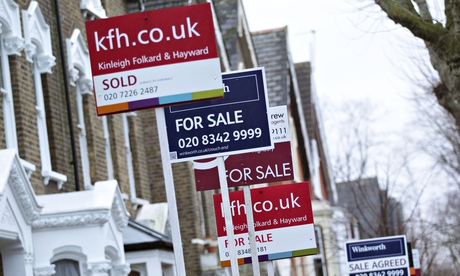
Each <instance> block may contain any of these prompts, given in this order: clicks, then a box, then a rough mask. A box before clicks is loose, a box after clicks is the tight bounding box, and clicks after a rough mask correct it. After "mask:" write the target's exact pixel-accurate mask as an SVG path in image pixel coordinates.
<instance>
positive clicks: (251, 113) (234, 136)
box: [164, 68, 273, 163]
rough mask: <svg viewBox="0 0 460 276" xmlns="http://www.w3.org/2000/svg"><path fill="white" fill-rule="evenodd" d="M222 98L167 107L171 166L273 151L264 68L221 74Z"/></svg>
mask: <svg viewBox="0 0 460 276" xmlns="http://www.w3.org/2000/svg"><path fill="white" fill-rule="evenodd" d="M222 82H223V88H224V98H221V99H215V100H207V101H202V102H195V103H190V104H182V105H175V106H169V107H166V108H165V112H164V113H165V121H166V128H167V134H168V144H169V153H170V161H171V162H173V163H174V162H182V161H189V160H196V159H204V158H209V157H216V156H224V155H233V154H240V153H246V152H252V151H261V150H268V149H271V148H273V144H272V140H271V138H270V129H269V120H268V96H267V93H266V89H265V87H266V85H265V71H264V69H263V68H256V69H249V70H243V71H237V72H232V73H226V74H222Z"/></svg>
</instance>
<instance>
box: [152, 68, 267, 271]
mask: <svg viewBox="0 0 460 276" xmlns="http://www.w3.org/2000/svg"><path fill="white" fill-rule="evenodd" d="M222 81H223V90H224V92H225V97H224V98H223V99H215V100H209V101H203V102H198V103H188V104H182V105H177V106H169V107H167V108H164V113H163V114H164V119H165V120H164V122H165V127H164V130H161V131H165V132H166V134H167V135H162V134H160V135H162V136H163V137H162V139H167V141H168V143H167V146H168V152H169V156H167V158H168V161H169V162H170V163H174V162H183V161H192V160H195V159H200V158H207V157H217V159H216V164H217V169H218V176H219V182H220V188H221V190H222V192H223V194H224V195H223V202H224V203H223V205H224V208H223V209H224V211H223V213H224V214H226V215H225V224H226V227H227V228H228V229H229V235H230V236H231V235H232V230H233V223H232V217H231V215H230V204H229V197H228V186H227V180H226V175H225V163H224V156H227V155H231V154H238V153H245V152H251V151H257V150H268V149H272V148H273V142H272V139H271V133H270V127H269V123H268V95H267V93H266V83H265V72H264V69H263V68H256V69H249V70H243V71H238V72H231V73H226V74H223V75H222ZM159 131H160V130H159ZM226 253H227V257H229V258H230V259H229V260H231V261H229V262H230V264H231V266H232V271H233V274H234V275H238V273H239V272H238V264H237V262H236V251H235V249H234V248H233V246H230V247H229V249H228V251H226ZM256 275H257V274H256Z"/></svg>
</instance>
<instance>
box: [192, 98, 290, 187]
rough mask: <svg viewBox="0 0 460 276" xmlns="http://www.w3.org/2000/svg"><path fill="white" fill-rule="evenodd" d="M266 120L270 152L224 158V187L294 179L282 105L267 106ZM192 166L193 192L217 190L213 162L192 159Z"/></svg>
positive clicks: (217, 173)
mask: <svg viewBox="0 0 460 276" xmlns="http://www.w3.org/2000/svg"><path fill="white" fill-rule="evenodd" d="M269 120H270V132H271V137H272V140H273V141H274V149H272V150H266V151H259V152H249V153H243V154H235V155H230V156H227V157H226V159H225V169H226V173H227V183H228V187H237V186H246V185H253V184H260V183H270V182H278V181H286V180H292V179H294V171H293V168H292V156H291V143H290V137H291V135H290V132H289V118H288V113H287V108H286V106H278V107H270V109H269ZM193 165H194V172H195V183H196V189H197V191H205V190H212V189H220V184H219V172H218V169H217V161H216V159H203V160H195V161H194V162H193Z"/></svg>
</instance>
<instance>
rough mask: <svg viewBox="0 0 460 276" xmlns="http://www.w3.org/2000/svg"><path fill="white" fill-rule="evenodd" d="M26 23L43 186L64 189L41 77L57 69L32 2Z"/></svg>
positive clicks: (47, 31) (46, 30)
mask: <svg viewBox="0 0 460 276" xmlns="http://www.w3.org/2000/svg"><path fill="white" fill-rule="evenodd" d="M22 14H23V16H22V18H23V22H24V38H25V49H26V58H27V60H28V61H29V62H30V63H31V64H32V73H33V78H34V87H35V101H36V110H37V115H36V120H37V128H38V140H39V145H40V161H41V167H42V171H41V174H42V176H43V183H44V184H45V185H48V183H49V181H50V180H54V181H56V182H57V185H58V189H61V187H62V185H63V183H64V182H66V181H67V176H65V175H63V174H60V173H58V172H55V171H53V169H52V167H51V155H50V147H49V140H48V129H47V126H46V112H45V103H44V97H43V85H42V80H41V74H43V73H51V68H52V67H53V66H54V65H55V57H54V56H53V55H52V49H51V34H50V28H49V26H48V25H47V24H46V22H45V20H44V18H43V15H42V13H41V11H40V8H39V6H38V3H37V2H36V1H32V2H31V3H30V5H29V8H28V9H27V10H23V12H22Z"/></svg>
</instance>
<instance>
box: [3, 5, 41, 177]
mask: <svg viewBox="0 0 460 276" xmlns="http://www.w3.org/2000/svg"><path fill="white" fill-rule="evenodd" d="M0 6H2V7H3V9H4V10H3V11H2V13H0V17H2V16H3V15H5V17H2V18H1V19H2V20H4V22H7V23H8V24H5V25H2V24H1V23H0V69H1V70H0V94H1V101H2V109H3V121H4V130H5V131H4V132H5V141H6V148H8V149H16V152H17V153H18V154H19V151H18V141H17V133H16V121H15V113H14V103H13V91H12V88H11V79H10V65H9V61H8V56H9V55H18V56H20V55H21V51H22V50H23V48H24V39H23V38H22V37H21V27H20V26H21V23H20V18H19V7H18V5H17V4H16V3H14V2H12V1H9V0H0ZM8 26H10V27H11V28H8ZM21 164H22V165H23V167H24V169H25V171H26V173H27V174H28V176H29V177H30V175H31V174H32V172H33V171H35V165H34V164H32V163H29V162H27V161H25V160H23V159H21Z"/></svg>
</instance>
